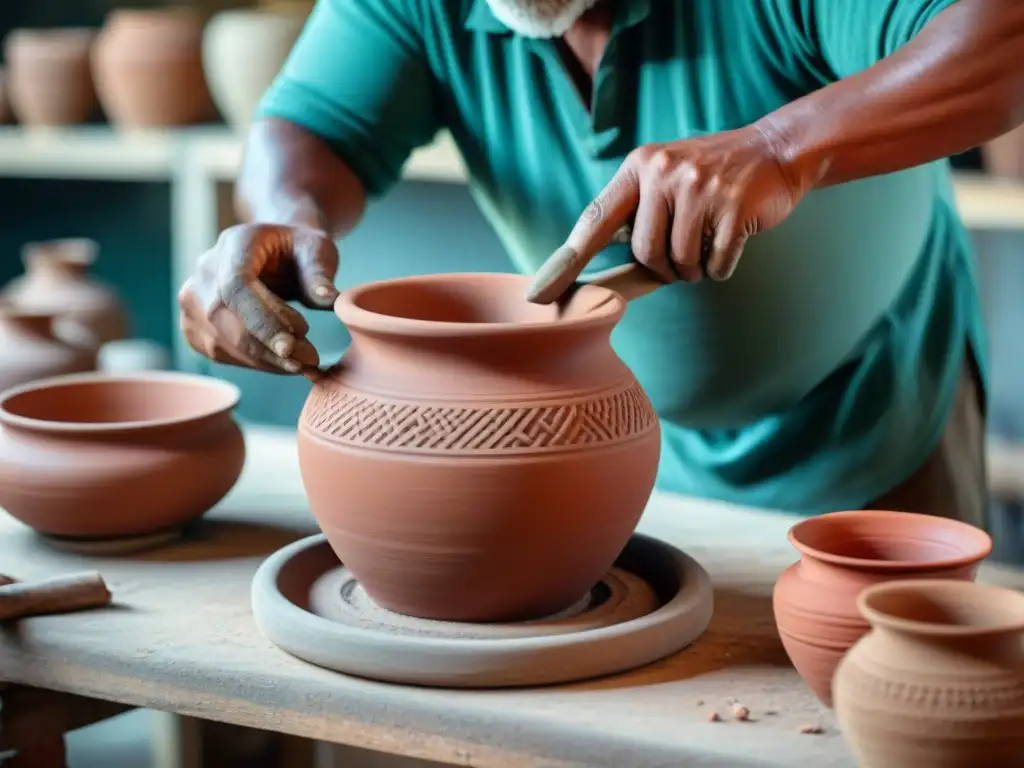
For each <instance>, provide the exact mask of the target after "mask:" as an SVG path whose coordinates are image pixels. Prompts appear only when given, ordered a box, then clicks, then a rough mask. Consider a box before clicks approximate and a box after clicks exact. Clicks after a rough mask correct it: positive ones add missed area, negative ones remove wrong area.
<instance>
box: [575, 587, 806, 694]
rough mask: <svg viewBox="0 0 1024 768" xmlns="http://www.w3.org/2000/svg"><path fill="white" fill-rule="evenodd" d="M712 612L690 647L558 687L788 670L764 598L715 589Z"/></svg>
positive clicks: (583, 687) (609, 685) (593, 687)
mask: <svg viewBox="0 0 1024 768" xmlns="http://www.w3.org/2000/svg"><path fill="white" fill-rule="evenodd" d="M714 593H715V610H714V615H713V616H712V618H711V623H710V624H709V625H708V628H707V630H706V631H705V632H704V634H703V635H701V636H700V637H699V638H698V639H697V640H696V642H694V643H693V644H691V645H689V646H687V647H686V648H683V649H682V650H680V651H677V652H676V653H674V654H673V655H671V656H669V657H667V658H665V659H662V660H660V661H656V662H653V663H651V664H647V665H646V666H643V667H638V668H637V669H633V670H628V671H626V672H620V673H617V674H614V675H608V676H605V677H598V678H593V679H591V680H585V681H581V682H578V683H570V684H568V685H563V686H560V687H561V688H562V689H564V690H567V691H572V690H587V691H601V690H614V689H621V688H637V687H642V686H654V685H664V684H665V683H672V682H678V681H681V680H690V679H695V678H698V677H703V676H706V675H711V674H714V673H716V672H721V671H726V670H737V669H739V668H748V669H751V670H758V669H760V670H765V669H786V668H789V669H792V668H793V665H792V663H791V662H790V661H789V657H788V656H787V655H786V651H785V649H784V648H783V646H782V640H780V639H779V634H778V630H777V629H776V627H775V615H774V613H773V611H772V598H771V594H770V592H769V593H768V594H763V593H758V592H753V591H743V590H739V589H734V588H722V587H716V588H715V590H714Z"/></svg>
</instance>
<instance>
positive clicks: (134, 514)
mask: <svg viewBox="0 0 1024 768" xmlns="http://www.w3.org/2000/svg"><path fill="white" fill-rule="evenodd" d="M238 400H239V391H238V388H237V387H235V386H234V385H233V384H229V383H227V382H224V381H220V380H218V379H213V378H208V377H203V376H193V375H188V374H182V373H169V372H145V373H139V374H119V375H107V374H103V373H86V374H77V375H69V376H60V377H54V378H51V379H45V380H41V381H36V382H33V383H31V384H28V385H25V386H21V387H17V388H14V389H9V390H7V391H6V392H4V393H3V394H2V395H0V507H2V508H3V509H5V510H6V511H7V512H8V513H10V514H11V515H12V516H13V517H15V518H17V519H18V520H20V521H21V522H23V523H25V524H26V525H28V526H30V527H31V528H34V529H35V530H36V531H38V532H39V533H41V534H44V535H46V536H48V537H51V538H52V539H54V540H55V541H58V542H60V543H63V544H67V545H71V546H73V545H74V544H75V543H83V542H84V543H88V542H90V541H97V540H99V541H104V542H109V541H110V540H116V539H119V538H123V537H128V538H137V537H146V536H150V535H154V534H158V533H160V532H163V531H168V530H171V531H174V530H180V529H181V527H182V526H184V525H185V524H186V523H189V522H191V521H193V520H195V519H196V518H198V517H200V516H201V515H203V514H204V513H205V512H206V511H207V510H209V509H210V508H211V507H212V506H214V505H215V504H216V503H217V502H219V501H220V500H221V499H222V498H223V497H224V495H225V494H227V492H228V491H229V490H231V488H232V486H233V485H234V484H235V481H236V480H237V479H238V476H239V474H240V473H241V471H242V465H243V464H244V462H245V444H244V442H243V439H242V433H241V431H240V430H239V428H238V425H237V424H236V423H235V421H234V420H233V419H232V416H231V411H232V409H233V408H234V407H235V405H236V404H237V403H238Z"/></svg>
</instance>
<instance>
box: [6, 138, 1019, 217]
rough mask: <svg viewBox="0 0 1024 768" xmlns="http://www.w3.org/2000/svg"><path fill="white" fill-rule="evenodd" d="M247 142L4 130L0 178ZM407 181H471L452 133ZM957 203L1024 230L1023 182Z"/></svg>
mask: <svg viewBox="0 0 1024 768" xmlns="http://www.w3.org/2000/svg"><path fill="white" fill-rule="evenodd" d="M241 154H242V150H241V140H240V138H239V137H238V136H237V135H236V134H234V133H232V132H231V131H230V130H228V129H227V128H223V127H220V126H209V127H207V126H201V127H196V128H186V129H178V130H174V129H172V130H151V131H119V130H114V129H111V128H109V127H107V126H102V125H96V126H83V127H75V128H66V129H62V128H56V129H23V128H20V127H18V126H2V127H0V176H6V177H22V178H49V179H102V180H111V181H169V180H171V178H172V177H173V176H174V174H175V172H176V169H177V167H178V165H179V164H180V163H181V162H188V163H193V164H195V167H196V168H197V169H198V170H199V171H200V172H201V173H202V174H204V175H205V176H206V177H208V178H210V179H212V180H216V181H231V180H232V179H233V178H234V176H235V173H236V172H237V169H238V164H239V161H240V159H241ZM403 176H404V178H406V179H415V180H420V181H435V182H445V183H452V184H461V183H465V182H466V180H467V176H466V169H465V165H464V164H463V162H462V157H461V155H460V154H459V151H458V149H457V148H456V147H455V143H454V142H453V141H452V138H451V136H450V135H448V134H447V133H442V134H440V135H439V136H438V138H437V140H436V141H435V142H434V143H433V144H431V145H429V146H427V147H423V148H422V149H419V150H417V151H416V152H414V153H413V155H412V157H411V158H410V159H409V162H408V163H406V166H405V169H404V172H403ZM954 178H955V183H956V198H957V204H958V205H959V207H960V211H961V214H962V215H963V217H964V221H965V222H966V223H967V226H968V227H970V228H972V229H1001V230H1020V231H1024V183H1020V182H1015V181H1009V180H1002V179H994V178H992V177H990V176H987V175H984V174H981V173H957V174H955V176H954Z"/></svg>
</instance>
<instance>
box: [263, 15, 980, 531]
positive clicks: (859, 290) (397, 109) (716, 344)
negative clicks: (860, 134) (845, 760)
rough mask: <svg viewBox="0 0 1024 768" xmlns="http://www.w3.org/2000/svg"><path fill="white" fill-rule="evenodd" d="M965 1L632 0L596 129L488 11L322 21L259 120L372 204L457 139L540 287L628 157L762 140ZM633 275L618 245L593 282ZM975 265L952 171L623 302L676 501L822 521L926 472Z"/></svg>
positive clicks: (892, 188) (802, 212) (611, 46)
mask: <svg viewBox="0 0 1024 768" xmlns="http://www.w3.org/2000/svg"><path fill="white" fill-rule="evenodd" d="M613 1H614V0H613ZM954 1H955V0H730V1H729V2H723V0H658V1H656V0H618V1H617V2H615V21H614V27H613V30H612V33H611V37H610V39H609V42H608V46H607V49H606V51H605V54H604V57H603V59H602V61H601V64H600V67H599V69H598V71H597V73H596V76H595V78H594V84H593V89H594V90H593V98H592V110H591V111H588V110H587V108H586V106H585V104H584V103H583V101H582V100H581V99H580V98H579V94H578V93H577V91H576V90H575V87H574V85H573V83H572V81H571V80H570V78H569V77H568V76H567V75H566V73H565V71H564V69H563V65H562V62H561V60H560V58H559V55H558V51H557V49H556V44H555V43H554V42H552V41H544V40H530V39H524V38H522V37H519V36H516V35H514V34H512V33H511V32H510V31H509V30H508V29H507V28H505V27H504V26H503V25H502V24H501V23H500V22H498V20H497V19H496V18H495V17H494V16H493V14H492V13H491V11H490V9H489V7H488V5H487V4H486V2H485V1H484V0H320V2H318V3H317V5H316V8H315V10H314V11H313V14H312V16H311V17H310V20H309V23H308V24H307V26H306V28H305V31H304V32H303V34H302V36H301V38H300V39H299V41H298V43H297V45H296V46H295V48H294V50H293V51H292V54H291V56H290V58H289V59H288V61H287V63H286V65H285V66H284V68H283V71H282V73H281V74H280V76H279V77H278V78H277V80H276V82H275V83H274V84H273V86H272V87H271V88H270V90H269V92H268V93H267V94H266V96H265V98H264V100H263V104H262V108H261V114H262V115H264V116H274V117H278V118H283V119H285V120H289V121H291V122H293V123H296V124H298V125H300V126H303V127H305V128H307V129H308V130H309V131H311V132H313V133H315V134H316V135H318V136H320V137H322V138H323V139H324V140H325V141H326V142H327V143H328V144H329V145H330V146H331V147H332V148H333V150H334V151H335V152H336V153H337V154H338V156H340V157H341V158H342V159H343V160H344V161H345V162H346V163H347V164H348V165H349V166H350V167H351V168H352V170H353V171H354V172H355V173H356V174H357V175H358V176H359V177H360V178H361V179H362V181H363V182H364V183H365V185H366V188H367V190H368V191H369V193H370V194H371V195H372V196H379V195H383V194H384V193H386V192H387V191H388V189H389V188H390V187H391V186H392V185H394V184H395V183H396V182H397V181H398V179H399V178H400V175H401V168H402V165H403V163H404V162H405V161H406V159H407V158H408V157H409V155H410V153H411V152H412V151H413V150H414V149H415V148H417V147H419V146H422V145H424V144H427V143H429V142H430V141H431V140H432V139H433V138H434V136H435V134H436V133H437V132H438V131H439V130H440V129H447V130H449V131H450V132H451V134H452V135H453V137H454V138H455V141H456V142H457V144H458V147H459V149H460V151H461V152H462V154H463V156H464V158H465V161H466V164H467V167H468V170H469V174H470V189H471V191H472V194H473V195H474V197H475V199H476V201H477V202H478V203H479V206H480V208H481V210H482V211H483V213H484V215H485V216H486V217H487V218H488V220H489V221H490V222H491V224H492V225H493V226H494V228H495V230H496V231H497V233H498V235H499V236H500V238H501V241H502V242H503V244H504V245H505V247H506V249H507V251H508V253H509V255H510V257H511V260H512V263H513V264H514V265H515V267H516V268H518V269H520V270H522V271H523V272H527V273H532V272H533V271H535V270H536V269H537V267H538V266H539V265H540V264H541V263H542V262H543V261H544V260H545V259H546V258H547V257H548V256H549V255H550V254H551V253H552V252H553V251H554V250H555V249H556V248H557V247H558V246H559V245H561V244H562V242H563V240H564V238H565V237H566V236H567V235H568V233H569V231H570V229H571V228H572V226H573V224H574V223H575V221H576V219H577V217H578V216H579V215H580V213H581V211H582V210H583V208H584V207H585V206H586V204H587V203H588V202H589V201H590V200H591V199H592V198H593V197H594V196H595V195H596V194H597V193H598V192H599V191H600V190H601V188H602V187H603V186H604V185H605V184H606V183H607V182H608V181H609V180H610V179H611V177H612V175H613V174H614V173H615V171H616V169H617V168H618V166H619V164H620V163H621V162H622V160H623V158H624V157H625V156H626V155H627V154H628V153H629V152H630V150H632V149H634V148H635V147H637V146H640V145H643V144H646V143H650V142H665V141H672V140H679V139H686V138H690V137H694V136H701V135H704V134H708V133H713V132H716V131H723V130H728V129H731V128H737V127H739V126H743V125H746V124H748V123H750V122H752V121H755V120H757V119H758V118H760V117H762V116H763V115H765V114H767V113H769V112H771V111H773V110H775V109H777V108H779V107H781V106H782V105H784V104H786V103H787V102H789V101H792V100H793V99H796V98H798V97H800V96H802V95H804V94H807V93H810V92H811V91H814V90H816V89H818V88H821V87H823V86H825V85H827V84H829V83H831V82H833V81H835V80H837V79H839V78H842V77H844V76H847V75H850V74H853V73H855V72H858V71H860V70H863V69H865V68H867V67H869V66H871V65H872V64H873V63H875V62H876V61H877V60H878V59H880V58H882V57H884V56H886V55H888V54H890V53H892V52H893V51H895V50H896V49H897V48H899V47H900V46H902V45H904V44H905V43H907V42H908V41H909V40H911V39H912V38H913V37H914V36H915V35H916V34H917V33H918V32H919V31H920V30H921V29H922V28H923V27H924V26H925V25H926V24H927V23H928V21H929V20H930V19H932V18H933V17H934V16H935V15H936V14H937V13H939V12H940V11H941V10H943V9H944V8H945V7H947V6H949V5H951V4H952V3H953V2H954ZM627 259H629V253H628V250H627V248H626V247H625V246H616V247H611V248H609V249H608V250H606V251H605V252H604V253H603V254H601V255H600V256H599V257H598V258H597V260H595V262H594V263H593V265H592V267H593V269H595V270H596V269H601V268H605V267H608V266H611V265H614V264H619V263H623V262H625V261H626V260H627ZM972 264H973V258H972V254H971V252H970V249H969V245H968V239H967V236H966V233H965V230H964V227H963V225H962V223H961V221H960V219H959V218H958V215H957V213H956V210H955V207H954V200H953V194H952V186H951V180H950V169H949V165H948V163H947V162H945V161H943V162H938V163H934V164H930V165H925V166H921V167H917V168H914V169H912V170H908V171H904V172H901V173H895V174H891V175H887V176H881V177H875V178H871V179H866V180H862V181H858V182H854V183H851V184H846V185H843V186H839V187H834V188H829V189H823V190H817V191H814V192H812V193H810V194H809V195H808V196H807V197H806V198H805V199H804V200H803V201H802V202H801V204H800V205H799V206H798V208H797V210H796V211H795V212H794V213H793V215H792V216H791V217H790V218H789V219H788V220H787V221H785V222H784V223H783V224H782V225H780V226H779V227H777V228H776V229H774V230H771V231H769V232H766V233H763V234H761V235H758V236H756V237H754V238H752V239H751V240H750V241H749V242H748V244H747V247H746V251H745V253H744V256H743V258H742V260H741V262H740V265H739V268H738V269H737V271H736V273H735V274H734V276H733V278H732V279H731V280H729V281H727V282H724V283H716V282H713V281H708V280H705V281H702V282H700V283H698V284H695V285H686V284H681V283H680V284H676V285H672V286H668V287H665V288H662V289H659V290H658V291H656V292H654V293H653V294H650V295H649V296H647V297H644V298H642V299H640V300H637V301H635V302H633V303H631V304H630V306H629V309H628V311H627V313H626V316H625V318H624V319H623V320H622V322H621V323H620V325H619V327H618V328H617V329H616V331H615V333H614V335H613V339H612V340H613V344H614V346H615V349H616V351H617V352H618V354H619V355H620V356H621V357H622V359H623V360H624V361H625V362H626V363H627V364H628V365H629V366H630V367H631V368H632V369H633V371H634V372H635V373H636V375H637V378H638V379H639V380H640V382H641V384H642V385H643V386H644V388H645V389H646V391H647V393H648V394H649V396H650V398H651V400H652V401H653V402H654V405H655V407H656V408H657V411H658V414H659V416H660V417H661V420H662V426H663V435H664V444H663V450H662V459H661V467H660V472H659V479H658V482H659V487H660V488H662V489H664V490H668V491H676V492H680V493H685V494H692V495H696V496H703V497H709V498H716V499H721V500H725V501H730V502H736V503H740V504H750V505H755V506H764V507H774V508H781V509H787V510H791V511H795V512H801V513H817V512H822V511H826V510H832V509H840V508H854V507H860V506H863V505H865V504H867V503H869V502H870V501H871V500H872V499H873V498H875V497H877V496H879V495H880V494H882V493H884V492H885V491H887V490H889V489H890V488H892V487H894V486H895V485H897V484H899V483H900V482H901V481H903V480H904V479H906V478H907V477H909V476H910V475H911V474H912V473H913V471H914V470H915V469H916V468H917V467H918V466H919V465H920V464H921V463H922V462H923V461H924V459H925V458H926V457H927V455H928V454H929V453H930V452H931V451H932V450H933V449H934V448H935V446H936V445H937V442H938V440H939V438H940V436H941V434H942V431H943V429H944V425H945V423H946V420H947V418H948V416H949V413H950V410H951V407H952V402H953V398H954V394H955V389H956V386H957V383H958V378H959V376H960V373H961V371H962V366H963V361H964V354H965V349H968V348H973V351H974V354H975V355H976V357H977V358H978V360H979V363H980V365H981V368H982V370H983V371H984V355H983V353H982V350H983V348H984V345H983V338H982V325H981V318H980V312H979V304H978V298H977V295H976V287H975V277H974V274H973V266H972ZM472 268H473V265H472V263H471V254H468V255H467V264H466V269H467V270H472Z"/></svg>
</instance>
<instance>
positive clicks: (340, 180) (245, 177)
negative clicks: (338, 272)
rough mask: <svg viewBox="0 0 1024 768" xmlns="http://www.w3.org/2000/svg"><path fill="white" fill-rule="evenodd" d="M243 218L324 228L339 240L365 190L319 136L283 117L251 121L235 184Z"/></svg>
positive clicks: (351, 223) (360, 205) (361, 206)
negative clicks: (251, 124) (284, 119)
mask: <svg viewBox="0 0 1024 768" xmlns="http://www.w3.org/2000/svg"><path fill="white" fill-rule="evenodd" d="M235 207H236V209H237V213H238V215H239V217H240V218H241V219H242V220H243V221H251V222H260V223H264V224H286V225H290V226H308V227H313V228H315V229H322V230H324V231H325V232H328V233H329V234H330V235H331V236H332V237H334V238H338V237H341V236H342V235H344V234H346V233H347V232H348V231H349V230H351V229H352V228H353V227H354V226H355V225H356V224H357V223H358V222H359V219H360V218H361V217H362V215H363V210H364V209H365V207H366V190H365V189H364V188H363V185H362V183H361V182H360V181H359V179H358V178H357V177H356V175H355V174H354V173H352V171H351V170H350V169H349V168H348V166H346V165H345V163H344V162H343V161H342V160H340V159H339V158H338V157H337V156H336V155H335V154H334V153H333V152H331V150H330V148H329V147H328V146H327V145H326V144H325V143H324V142H323V141H322V140H320V139H319V138H317V137H316V136H314V135H313V134H311V133H309V132H308V131H306V130H305V129H303V128H300V127H298V126H297V125H294V124H292V123H288V122H286V121H283V120H275V119H264V120H258V121H256V122H255V123H254V124H253V127H252V129H251V130H250V132H249V137H248V140H247V141H246V146H245V153H244V156H243V160H242V169H241V172H240V173H239V177H238V184H237V185H236V187H235Z"/></svg>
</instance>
